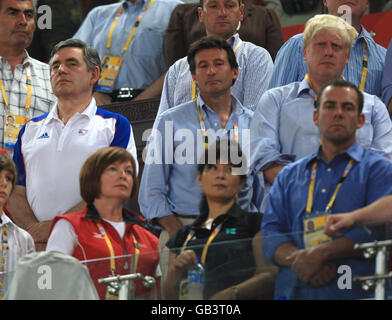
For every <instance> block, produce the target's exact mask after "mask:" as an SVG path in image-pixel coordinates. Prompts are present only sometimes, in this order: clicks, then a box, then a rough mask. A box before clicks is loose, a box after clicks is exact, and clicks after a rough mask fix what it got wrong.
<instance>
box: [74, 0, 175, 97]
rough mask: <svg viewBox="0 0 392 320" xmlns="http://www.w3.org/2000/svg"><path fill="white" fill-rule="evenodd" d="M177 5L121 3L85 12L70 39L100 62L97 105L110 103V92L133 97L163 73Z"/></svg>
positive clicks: (171, 1)
mask: <svg viewBox="0 0 392 320" xmlns="http://www.w3.org/2000/svg"><path fill="white" fill-rule="evenodd" d="M180 3H182V2H181V1H179V0H130V1H125V0H123V1H121V2H120V3H113V4H109V5H103V6H99V7H96V8H94V9H93V10H91V11H90V12H89V14H88V15H87V17H86V19H85V21H84V22H83V24H82V25H81V27H80V28H79V30H78V31H77V33H76V34H75V35H74V36H73V37H74V38H77V39H80V40H83V41H84V42H86V43H88V44H90V45H91V46H93V47H94V48H95V49H96V50H97V51H98V53H99V56H100V58H101V59H102V65H103V71H102V75H101V78H100V80H99V84H98V90H97V91H98V92H96V93H95V95H94V97H95V98H96V100H97V103H98V105H99V104H102V103H109V102H111V96H112V95H113V91H114V90H118V89H121V88H128V89H129V90H130V94H131V95H134V96H136V95H137V94H139V93H140V92H141V91H143V90H145V89H147V88H149V87H150V86H151V85H152V84H153V83H154V82H155V81H156V80H157V79H158V78H159V77H160V76H161V75H162V74H163V73H164V72H165V71H166V69H167V67H166V63H165V58H164V51H163V41H164V35H165V31H166V27H167V24H168V22H169V19H170V14H171V12H172V10H173V9H174V7H175V6H176V5H178V4H180ZM131 89H132V90H131ZM145 98H147V97H145Z"/></svg>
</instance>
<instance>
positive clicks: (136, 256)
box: [95, 221, 140, 275]
mask: <svg viewBox="0 0 392 320" xmlns="http://www.w3.org/2000/svg"><path fill="white" fill-rule="evenodd" d="M95 223H96V224H97V227H98V229H99V232H100V233H101V235H102V236H103V237H104V239H105V242H106V245H107V247H108V249H109V252H110V269H111V271H112V274H113V275H115V270H116V261H115V255H114V250H113V246H112V243H111V242H110V239H109V237H108V235H107V233H106V231H105V229H104V227H103V226H102V224H101V223H100V222H98V221H96V222H95ZM132 240H133V246H134V247H135V254H134V259H132V270H131V272H132V273H135V272H136V270H137V265H138V262H139V254H140V249H139V244H138V243H137V241H136V238H135V235H134V234H132Z"/></svg>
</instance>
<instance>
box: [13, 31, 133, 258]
mask: <svg viewBox="0 0 392 320" xmlns="http://www.w3.org/2000/svg"><path fill="white" fill-rule="evenodd" d="M49 63H50V67H51V83H52V88H53V92H54V93H55V95H56V97H57V103H56V104H55V106H54V107H53V108H52V110H51V111H50V112H48V113H46V114H44V115H42V116H40V117H37V118H33V119H32V120H30V121H28V122H27V123H26V124H25V125H24V126H23V128H22V129H21V131H20V132H19V136H18V141H17V143H16V145H15V151H14V157H13V160H14V161H15V164H16V166H17V169H18V181H17V186H16V187H15V191H14V193H13V194H12V196H11V197H10V201H9V202H8V207H7V208H8V209H9V212H10V213H11V215H12V217H13V218H14V221H15V223H16V224H17V225H18V226H20V227H22V228H24V229H25V230H27V231H28V232H29V233H30V234H31V235H32V236H33V238H34V241H35V243H36V248H37V251H41V250H42V249H45V245H46V241H47V239H48V233H49V228H50V226H51V222H52V220H53V218H54V217H55V216H57V215H59V214H63V213H66V212H76V211H79V210H82V209H83V208H84V207H85V203H84V202H83V201H82V198H81V196H80V190H79V172H80V168H81V167H82V164H83V163H84V161H85V160H86V158H87V157H88V156H89V155H90V154H91V153H93V152H94V151H96V150H98V149H101V148H104V147H108V146H117V147H122V148H124V149H127V150H128V151H129V152H130V153H131V154H132V155H133V157H134V158H135V159H136V158H137V157H136V146H135V140H134V137H133V133H132V127H131V125H130V123H129V121H128V120H127V119H126V118H125V117H124V116H122V115H120V114H116V113H113V112H110V111H107V110H103V109H101V108H99V107H97V105H96V102H95V99H94V98H93V92H94V90H95V87H96V83H97V81H98V79H99V76H100V72H101V61H100V58H99V56H98V53H97V51H96V50H95V49H94V48H93V47H91V46H89V45H87V44H86V43H84V42H83V41H81V40H78V39H68V40H65V41H61V42H60V43H58V44H57V45H56V46H55V47H54V48H53V50H52V56H51V59H50V62H49ZM137 168H138V167H137V163H136V171H137Z"/></svg>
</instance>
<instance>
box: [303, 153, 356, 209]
mask: <svg viewBox="0 0 392 320" xmlns="http://www.w3.org/2000/svg"><path fill="white" fill-rule="evenodd" d="M317 162H318V160H317V159H316V160H315V161H314V163H313V166H312V173H311V175H310V182H309V192H308V202H307V204H306V213H307V214H310V213H311V212H312V206H313V196H314V186H315V184H316V172H317ZM353 164H354V160H353V159H350V161H349V162H348V163H347V165H346V168H345V169H344V172H343V175H342V177H341V178H340V180H339V183H338V185H337V186H336V189H335V192H334V193H333V195H332V197H331V200H330V201H329V203H328V204H327V207H326V208H325V211H326V212H329V210H330V209H331V208H332V206H333V204H334V202H335V200H336V196H337V194H338V191H339V189H340V187H341V186H342V183H343V181H344V180H345V179H346V177H347V175H348V173H349V172H350V170H351V168H352V166H353Z"/></svg>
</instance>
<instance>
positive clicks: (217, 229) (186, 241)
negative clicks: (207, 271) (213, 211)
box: [180, 218, 227, 266]
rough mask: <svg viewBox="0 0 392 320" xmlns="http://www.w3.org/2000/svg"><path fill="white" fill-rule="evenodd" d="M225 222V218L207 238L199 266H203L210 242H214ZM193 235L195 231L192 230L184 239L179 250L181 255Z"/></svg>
mask: <svg viewBox="0 0 392 320" xmlns="http://www.w3.org/2000/svg"><path fill="white" fill-rule="evenodd" d="M226 220H227V218H225V220H223V221H222V223H221V224H219V225H218V226H216V227H215V229H214V230H213V231H212V233H211V235H210V236H209V237H208V240H207V243H206V244H205V246H204V248H203V252H202V254H201V264H202V265H203V266H204V265H205V262H206V258H207V252H208V248H209V246H210V244H211V242H212V240H214V239H215V237H216V236H217V235H218V233H219V232H220V231H221V229H222V225H223V224H224V223H225V221H226ZM194 235H195V231H194V230H192V231H191V232H190V233H189V234H188V236H187V237H186V239H185V242H184V245H183V246H182V248H181V251H180V252H181V253H182V252H184V250H185V249H186V246H187V245H188V242H189V241H191V240H192V238H193V236H194Z"/></svg>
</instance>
